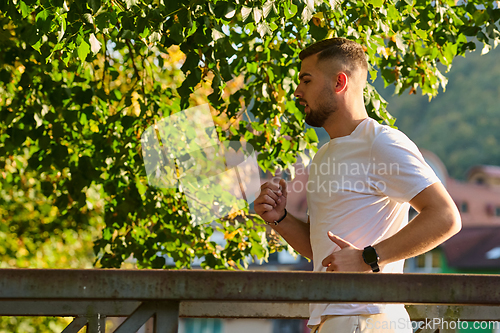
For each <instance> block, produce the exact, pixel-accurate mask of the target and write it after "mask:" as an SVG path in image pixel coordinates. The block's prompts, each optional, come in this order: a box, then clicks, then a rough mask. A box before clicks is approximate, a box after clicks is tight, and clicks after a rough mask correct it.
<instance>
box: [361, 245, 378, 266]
mask: <svg viewBox="0 0 500 333" xmlns="http://www.w3.org/2000/svg"><path fill="white" fill-rule="evenodd" d="M363 259H364V260H365V262H366V263H367V264H371V263H375V262H377V261H378V256H377V252H375V249H374V248H373V247H371V246H370V247H366V248H365V249H364V250H363Z"/></svg>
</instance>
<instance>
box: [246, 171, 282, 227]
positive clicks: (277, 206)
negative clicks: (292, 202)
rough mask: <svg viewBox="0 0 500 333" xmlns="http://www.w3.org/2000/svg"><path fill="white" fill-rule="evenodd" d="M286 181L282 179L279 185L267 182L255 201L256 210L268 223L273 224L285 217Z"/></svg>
mask: <svg viewBox="0 0 500 333" xmlns="http://www.w3.org/2000/svg"><path fill="white" fill-rule="evenodd" d="M286 197H287V192H286V181H285V180H284V179H281V180H280V181H279V184H276V183H273V182H267V183H264V184H262V186H261V187H260V194H259V196H258V197H257V199H255V201H254V209H255V212H256V213H257V214H259V215H260V217H262V219H263V220H264V221H266V222H269V223H272V222H274V221H277V220H279V219H280V218H282V217H283V215H285V207H286Z"/></svg>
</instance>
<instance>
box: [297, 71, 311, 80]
mask: <svg viewBox="0 0 500 333" xmlns="http://www.w3.org/2000/svg"><path fill="white" fill-rule="evenodd" d="M304 76H312V75H311V74H310V73H301V74H300V75H299V81H302V79H303V78H304Z"/></svg>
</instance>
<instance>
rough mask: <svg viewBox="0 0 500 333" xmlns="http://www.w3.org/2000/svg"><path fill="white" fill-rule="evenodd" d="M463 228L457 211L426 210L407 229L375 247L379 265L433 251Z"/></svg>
mask: <svg viewBox="0 0 500 333" xmlns="http://www.w3.org/2000/svg"><path fill="white" fill-rule="evenodd" d="M460 228H461V221H460V215H459V213H458V212H455V211H454V209H452V208H449V209H444V210H443V209H424V210H422V211H421V212H420V214H418V215H417V216H416V217H415V218H414V219H413V220H412V221H411V222H410V223H408V225H407V226H406V227H404V228H403V229H401V230H400V231H399V232H398V233H396V234H395V235H393V236H392V237H389V238H388V239H386V240H384V241H382V242H380V243H378V244H376V245H374V248H375V250H376V251H377V254H378V256H379V257H380V261H379V264H380V265H386V264H388V263H390V262H394V261H398V260H401V259H407V258H411V257H415V256H418V255H420V254H423V253H425V252H427V251H430V250H432V249H433V248H435V247H436V246H438V245H439V244H441V243H443V242H444V241H446V240H447V239H449V238H450V237H451V236H453V235H454V234H456V233H457V232H458V231H459V230H460Z"/></svg>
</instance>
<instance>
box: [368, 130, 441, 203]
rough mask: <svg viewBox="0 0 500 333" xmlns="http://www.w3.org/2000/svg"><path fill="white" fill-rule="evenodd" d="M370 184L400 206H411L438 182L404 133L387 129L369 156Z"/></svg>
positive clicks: (373, 145) (381, 134)
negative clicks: (410, 202) (415, 198)
mask: <svg viewBox="0 0 500 333" xmlns="http://www.w3.org/2000/svg"><path fill="white" fill-rule="evenodd" d="M370 163H371V164H372V166H373V167H372V168H370V171H371V172H370V173H369V180H368V181H369V182H370V184H371V186H373V187H374V188H375V189H376V191H378V192H380V193H381V194H383V195H386V196H388V197H389V198H392V199H394V200H397V201H399V202H408V201H410V200H411V199H413V198H414V197H415V196H416V195H417V194H419V193H420V192H421V191H423V190H424V189H425V188H427V187H428V186H430V185H432V184H434V183H436V182H439V181H440V180H439V178H438V177H437V176H436V174H435V173H434V171H433V170H432V169H431V167H430V166H429V165H428V164H427V163H426V162H425V160H424V158H423V156H422V154H421V153H420V151H419V150H418V148H417V146H416V145H415V144H414V143H413V142H412V141H411V140H410V139H409V138H408V137H407V136H406V135H404V134H403V133H402V132H400V131H398V130H394V129H384V130H383V131H382V132H381V133H379V134H378V135H377V136H376V137H375V139H374V141H373V143H372V148H371V152H370Z"/></svg>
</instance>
